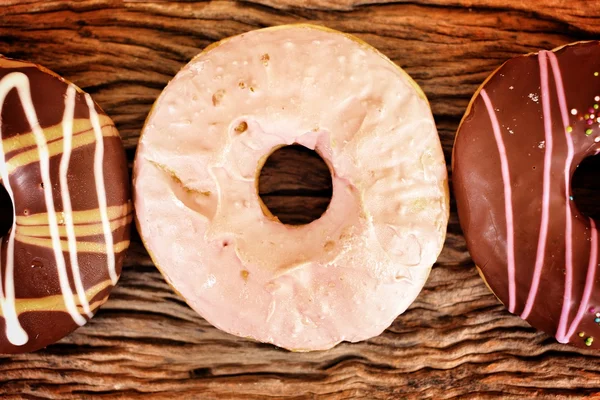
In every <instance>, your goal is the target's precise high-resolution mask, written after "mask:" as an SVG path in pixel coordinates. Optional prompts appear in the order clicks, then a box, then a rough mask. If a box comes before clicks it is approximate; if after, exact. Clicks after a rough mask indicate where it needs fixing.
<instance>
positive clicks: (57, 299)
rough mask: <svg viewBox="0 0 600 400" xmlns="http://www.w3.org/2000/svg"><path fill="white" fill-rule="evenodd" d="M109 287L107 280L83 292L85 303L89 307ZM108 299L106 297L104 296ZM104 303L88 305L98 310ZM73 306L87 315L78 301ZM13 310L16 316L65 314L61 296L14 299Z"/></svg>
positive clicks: (101, 301) (0, 315)
mask: <svg viewBox="0 0 600 400" xmlns="http://www.w3.org/2000/svg"><path fill="white" fill-rule="evenodd" d="M110 285H111V283H110V280H109V279H107V280H105V281H103V282H100V283H98V284H97V285H95V286H92V287H91V288H89V289H88V290H87V291H85V299H86V303H87V304H88V305H89V301H91V300H92V299H93V298H94V297H96V295H98V293H100V292H101V291H103V290H104V289H106V288H107V287H109V286H110ZM106 297H108V296H106ZM105 301H106V298H102V299H99V300H97V301H95V302H94V303H92V304H91V305H89V307H90V309H91V310H94V309H96V308H98V307H99V306H100V305H101V304H102V303H104V302H105ZM75 306H76V307H77V310H78V312H79V313H80V314H83V313H85V314H88V313H87V312H85V311H84V307H82V305H81V302H80V300H79V299H78V300H77V301H76V302H75ZM15 310H16V313H17V315H21V314H22V313H25V312H32V311H38V312H39V311H62V312H66V311H67V310H66V308H65V304H64V301H63V296H62V295H61V294H57V295H52V296H46V297H41V298H34V299H32V298H26V299H15ZM3 316H4V314H2V313H1V312H0V317H3Z"/></svg>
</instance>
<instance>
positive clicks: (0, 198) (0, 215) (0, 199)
mask: <svg viewBox="0 0 600 400" xmlns="http://www.w3.org/2000/svg"><path fill="white" fill-rule="evenodd" d="M13 207H14V206H13V202H12V199H11V198H10V195H9V194H8V191H7V190H6V188H5V187H4V186H3V185H0V237H4V236H6V234H7V233H8V231H10V228H11V227H12V226H13V222H14V219H13V215H14V208H13Z"/></svg>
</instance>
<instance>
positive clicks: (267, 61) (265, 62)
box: [260, 53, 271, 67]
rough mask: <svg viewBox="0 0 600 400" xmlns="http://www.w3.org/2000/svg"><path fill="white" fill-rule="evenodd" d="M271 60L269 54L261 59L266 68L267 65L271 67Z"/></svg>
mask: <svg viewBox="0 0 600 400" xmlns="http://www.w3.org/2000/svg"><path fill="white" fill-rule="evenodd" d="M270 59H271V57H269V55H268V54H266V53H265V54H263V55H262V56H261V57H260V61H262V63H263V65H264V66H265V67H266V66H267V65H269V60H270Z"/></svg>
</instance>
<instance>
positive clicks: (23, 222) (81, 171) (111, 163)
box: [0, 58, 132, 353]
mask: <svg viewBox="0 0 600 400" xmlns="http://www.w3.org/2000/svg"><path fill="white" fill-rule="evenodd" d="M0 116H1V119H0V132H1V135H2V140H0V179H1V183H2V185H1V186H0V211H1V212H2V216H1V218H0V220H1V221H2V225H3V226H4V227H5V229H4V231H2V232H0V234H1V235H2V258H1V267H2V268H1V271H0V272H1V273H0V279H1V285H0V317H1V318H0V353H22V352H28V351H35V350H38V349H41V348H43V347H46V346H47V345H49V344H52V343H54V342H56V341H58V340H59V339H61V338H62V337H64V336H65V335H67V334H69V333H70V332H72V331H73V330H75V329H76V328H77V327H79V326H81V325H84V324H85V323H86V322H87V321H88V320H89V319H90V318H91V317H92V316H93V314H94V313H95V311H96V310H97V309H98V307H99V306H100V305H102V304H103V303H104V302H105V301H106V300H107V298H108V295H109V293H110V291H111V289H112V288H113V286H114V285H115V284H116V282H117V279H118V278H119V274H120V272H121V266H122V264H123V258H124V256H125V250H126V249H127V247H128V245H129V227H130V224H131V220H132V204H131V200H130V194H129V184H128V171H127V161H126V159H125V152H124V150H123V146H122V144H121V139H120V138H119V134H118V132H117V130H116V128H115V126H114V124H113V122H112V121H111V120H110V118H108V117H107V116H106V114H104V112H103V111H102V110H101V109H100V107H98V106H97V105H96V104H95V103H94V102H93V101H92V99H91V97H90V96H89V95H88V94H86V93H83V92H82V91H81V90H80V89H79V88H77V87H76V86H75V85H73V84H72V83H69V82H68V81H66V80H64V79H63V78H61V77H59V76H58V75H56V74H55V73H53V72H51V71H49V70H47V69H45V68H43V67H41V66H38V65H36V64H32V63H28V62H24V61H17V60H12V59H8V58H0Z"/></svg>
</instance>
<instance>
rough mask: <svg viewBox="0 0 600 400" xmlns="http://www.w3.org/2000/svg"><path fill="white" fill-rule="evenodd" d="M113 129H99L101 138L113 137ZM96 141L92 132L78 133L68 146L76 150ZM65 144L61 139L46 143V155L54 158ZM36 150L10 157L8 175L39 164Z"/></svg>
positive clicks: (108, 127)
mask: <svg viewBox="0 0 600 400" xmlns="http://www.w3.org/2000/svg"><path fill="white" fill-rule="evenodd" d="M114 130H115V128H114V127H113V126H112V125H107V126H105V127H104V128H101V129H100V131H101V132H102V136H104V137H111V136H115V134H114ZM96 140H97V138H96V134H95V133H94V132H93V130H92V131H87V132H83V133H82V132H78V133H77V134H76V135H73V138H72V142H71V143H69V146H72V148H73V149H77V148H80V147H83V146H85V145H88V144H92V143H94V142H95V141H96ZM65 146H66V144H65V143H64V138H63V139H58V140H55V141H53V142H50V143H48V153H49V156H50V157H52V156H56V155H58V154H61V153H62V152H63V149H64V148H65ZM39 161H40V160H39V155H38V150H37V149H35V148H33V149H31V150H26V151H23V152H21V153H19V154H17V155H15V156H13V157H10V158H9V159H8V160H7V162H6V163H7V167H8V173H9V174H10V173H13V172H14V171H15V170H16V169H17V168H21V167H24V166H25V165H29V164H32V163H34V162H39Z"/></svg>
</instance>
